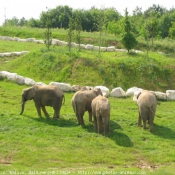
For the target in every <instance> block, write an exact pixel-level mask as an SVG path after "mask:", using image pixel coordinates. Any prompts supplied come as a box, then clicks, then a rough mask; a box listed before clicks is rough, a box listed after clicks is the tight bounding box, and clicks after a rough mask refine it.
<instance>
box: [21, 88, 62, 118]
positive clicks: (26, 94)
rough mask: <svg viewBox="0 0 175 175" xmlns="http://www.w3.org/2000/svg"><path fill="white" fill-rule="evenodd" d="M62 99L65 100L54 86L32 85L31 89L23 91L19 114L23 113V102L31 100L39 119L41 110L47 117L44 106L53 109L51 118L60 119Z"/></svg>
mask: <svg viewBox="0 0 175 175" xmlns="http://www.w3.org/2000/svg"><path fill="white" fill-rule="evenodd" d="M63 98H64V100H65V97H64V93H63V91H62V90H61V89H60V88H59V87H57V86H54V85H44V86H39V85H34V86H32V87H29V88H26V89H23V91H22V105H21V107H22V109H21V113H20V114H23V112H24V106H25V102H26V101H28V100H33V101H34V103H35V107H36V109H37V112H38V116H39V117H41V109H42V111H43V112H44V114H45V116H46V117H49V114H48V113H47V111H46V108H45V106H52V107H53V109H54V116H53V118H55V119H56V118H60V110H61V106H62V102H63Z"/></svg>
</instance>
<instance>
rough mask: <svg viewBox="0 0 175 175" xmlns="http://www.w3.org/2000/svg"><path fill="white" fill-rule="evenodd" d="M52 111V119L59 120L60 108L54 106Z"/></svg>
mask: <svg viewBox="0 0 175 175" xmlns="http://www.w3.org/2000/svg"><path fill="white" fill-rule="evenodd" d="M53 110H54V115H53V119H59V118H60V108H59V107H55V106H54V107H53Z"/></svg>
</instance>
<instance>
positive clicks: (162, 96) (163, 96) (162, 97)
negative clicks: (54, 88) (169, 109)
mask: <svg viewBox="0 0 175 175" xmlns="http://www.w3.org/2000/svg"><path fill="white" fill-rule="evenodd" d="M151 92H153V93H154V94H155V95H156V97H157V100H167V94H166V93H163V92H159V91H151Z"/></svg>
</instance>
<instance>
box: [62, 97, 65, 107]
mask: <svg viewBox="0 0 175 175" xmlns="http://www.w3.org/2000/svg"><path fill="white" fill-rule="evenodd" d="M62 99H64V101H63V100H62V105H63V104H64V103H65V96H64V95H63V98H62Z"/></svg>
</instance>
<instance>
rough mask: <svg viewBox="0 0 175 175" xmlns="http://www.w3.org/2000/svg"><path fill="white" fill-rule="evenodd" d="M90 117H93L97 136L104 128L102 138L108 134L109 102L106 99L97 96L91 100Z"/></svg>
mask: <svg viewBox="0 0 175 175" xmlns="http://www.w3.org/2000/svg"><path fill="white" fill-rule="evenodd" d="M91 106H92V116H93V117H94V128H95V130H96V131H98V133H99V134H101V133H102V131H103V128H104V136H107V134H108V133H109V121H110V102H109V100H108V99H107V98H106V97H103V96H101V95H98V96H97V97H96V98H94V99H93V100H92V103H91Z"/></svg>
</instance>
